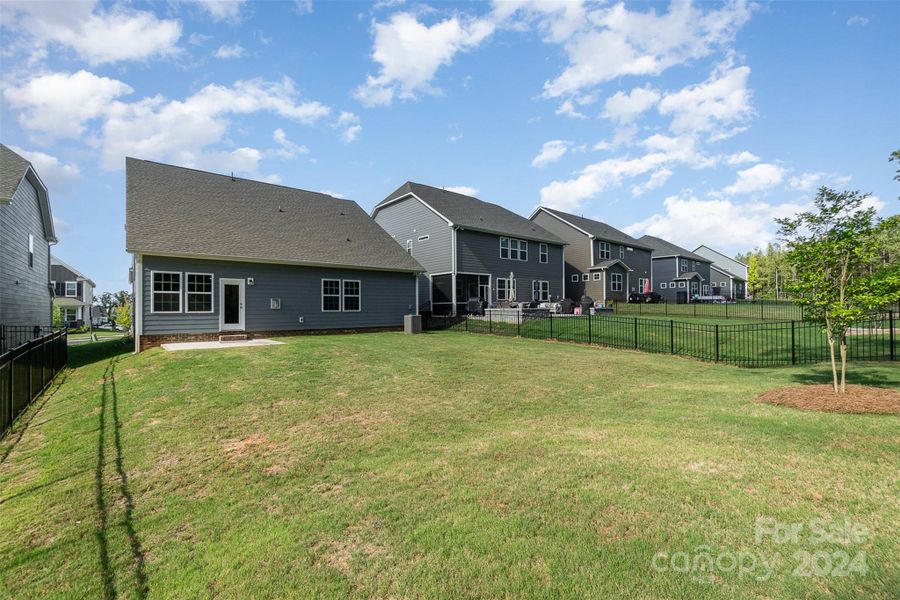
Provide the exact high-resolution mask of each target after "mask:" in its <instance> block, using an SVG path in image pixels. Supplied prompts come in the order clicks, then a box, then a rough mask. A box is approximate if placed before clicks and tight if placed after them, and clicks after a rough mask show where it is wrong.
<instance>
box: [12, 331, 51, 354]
mask: <svg viewBox="0 0 900 600" xmlns="http://www.w3.org/2000/svg"><path fill="white" fill-rule="evenodd" d="M54 331H56V329H55V328H53V327H45V326H42V325H3V324H0V354H3V353H4V352H6V351H7V350H9V349H10V348H17V347H19V346H21V345H22V344H24V343H25V342H27V341H29V340H33V339H36V338H39V337H42V336H45V335H48V334H50V333H53V332H54Z"/></svg>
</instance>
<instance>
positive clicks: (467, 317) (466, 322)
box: [463, 313, 491, 333]
mask: <svg viewBox="0 0 900 600" xmlns="http://www.w3.org/2000/svg"><path fill="white" fill-rule="evenodd" d="M490 314H491V313H488V315H490ZM463 322H464V323H465V324H466V333H469V315H466V318H465V321H463Z"/></svg>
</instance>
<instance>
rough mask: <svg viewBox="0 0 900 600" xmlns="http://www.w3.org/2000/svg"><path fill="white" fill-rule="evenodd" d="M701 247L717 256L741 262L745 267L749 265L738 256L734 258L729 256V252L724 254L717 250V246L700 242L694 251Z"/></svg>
mask: <svg viewBox="0 0 900 600" xmlns="http://www.w3.org/2000/svg"><path fill="white" fill-rule="evenodd" d="M700 249H704V250H708V251H709V252H712V253H713V254H715V255H717V256H720V257H722V258H724V259H726V260H730V261H731V262H734V263H737V264H739V265H741V266H743V267H746V266H747V264H746V263H743V262H741V261H739V260H738V259H736V258H732V257H731V256H728V255H727V254H722V253H721V252H719V251H718V250H716V249H715V248H710V247H709V246H707V245H706V244H700V245H699V246H697V247H696V248H694V252H697V251H699V250H700ZM701 256H702V255H701ZM713 262H715V261H713Z"/></svg>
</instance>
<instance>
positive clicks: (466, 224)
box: [372, 181, 566, 245]
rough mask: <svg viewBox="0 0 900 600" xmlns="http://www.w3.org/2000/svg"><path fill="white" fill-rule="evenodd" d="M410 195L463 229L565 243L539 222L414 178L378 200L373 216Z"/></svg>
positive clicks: (496, 205)
mask: <svg viewBox="0 0 900 600" xmlns="http://www.w3.org/2000/svg"><path fill="white" fill-rule="evenodd" d="M410 194H412V195H414V196H416V197H417V198H418V199H419V200H421V201H422V202H424V203H425V204H426V205H428V206H429V207H431V209H432V210H433V211H435V212H436V213H438V215H440V216H441V217H443V218H444V220H445V221H447V222H448V223H450V224H451V225H456V226H458V227H461V228H463V229H473V230H476V231H486V232H488V233H499V234H504V235H510V236H516V237H521V238H525V239H530V240H537V241H540V242H549V243H551V244H560V245H564V244H565V243H566V242H565V241H563V240H561V239H559V238H558V237H556V236H555V235H553V234H552V233H550V232H549V231H547V230H546V229H544V228H543V227H541V226H540V225H538V224H537V223H534V222H532V221H529V220H528V219H526V218H525V217H523V216H522V215H518V214H516V213H514V212H512V211H511V210H508V209H506V208H503V207H502V206H500V205H498V204H492V203H490V202H485V201H484V200H479V199H478V198H475V197H473V196H467V195H465V194H459V193H457V192H451V191H449V190H444V189H441V188H436V187H432V186H430V185H424V184H421V183H414V182H412V181H407V182H406V183H404V184H403V185H401V186H400V187H399V188H397V189H396V190H395V191H394V192H393V193H392V194H389V195H388V197H387V198H385V199H384V200H382V201H381V202H379V203H378V204H377V205H376V206H375V208H374V209H372V216H373V217H374V216H375V214H376V213H377V212H378V211H379V210H380V209H382V208H384V207H385V206H387V205H388V204H391V203H393V202H395V201H397V200H400V199H401V198H404V197H406V196H409V195H410Z"/></svg>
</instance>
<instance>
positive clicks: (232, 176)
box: [231, 171, 234, 181]
mask: <svg viewBox="0 0 900 600" xmlns="http://www.w3.org/2000/svg"><path fill="white" fill-rule="evenodd" d="M231 180H232V181H234V171H232V172H231Z"/></svg>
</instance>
